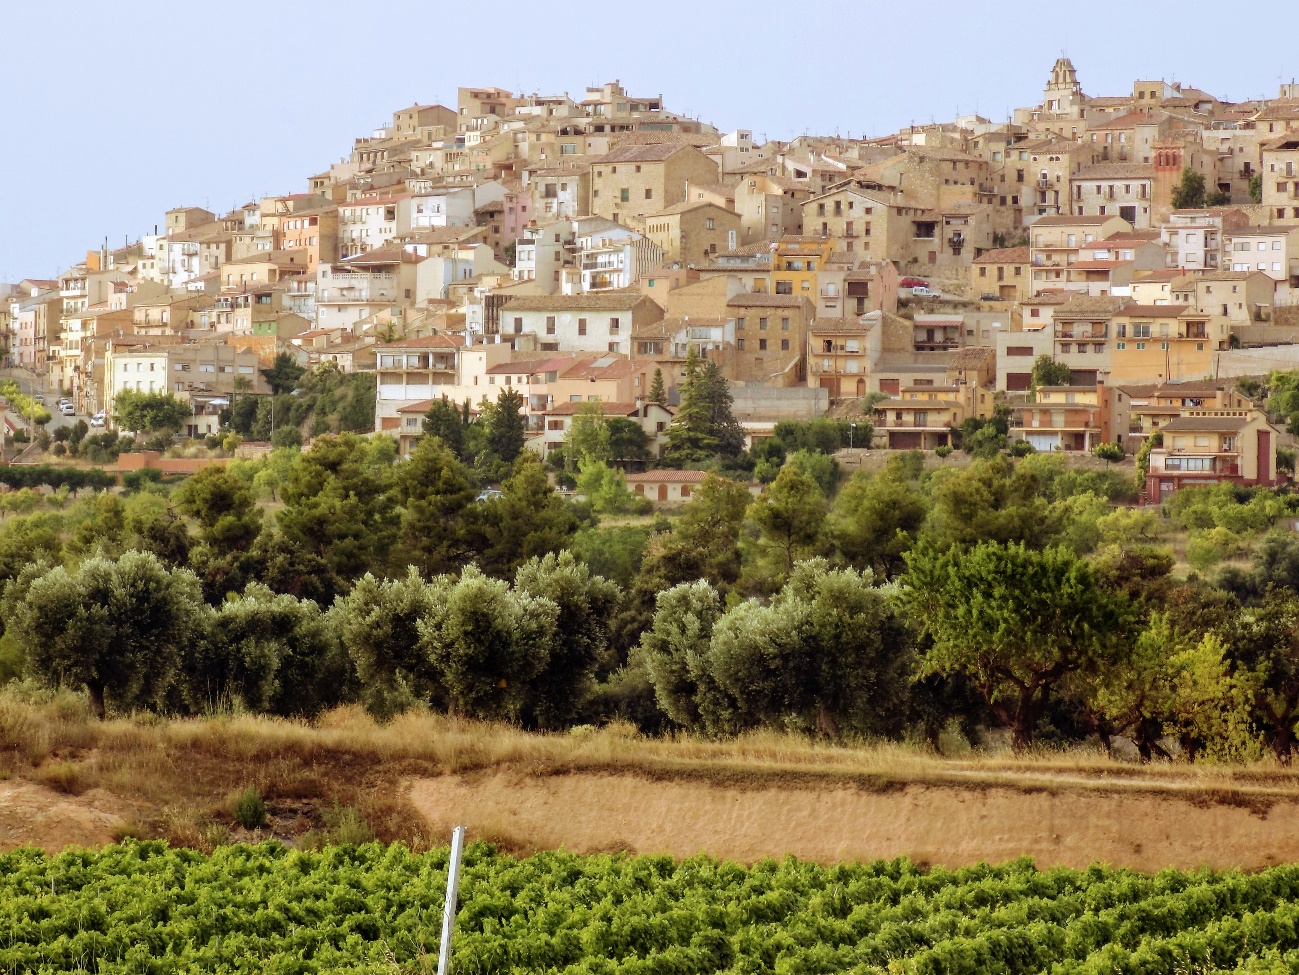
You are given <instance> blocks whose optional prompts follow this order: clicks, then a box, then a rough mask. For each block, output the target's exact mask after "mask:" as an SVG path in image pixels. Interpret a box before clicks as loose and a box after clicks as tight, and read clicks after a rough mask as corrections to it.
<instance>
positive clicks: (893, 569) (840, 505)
mask: <svg viewBox="0 0 1299 975" xmlns="http://www.w3.org/2000/svg"><path fill="white" fill-rule="evenodd" d="M928 510H929V509H928V505H927V503H926V501H925V497H924V495H923V494H922V493H921V492H920V490H919V488H918V487H917V486H915V485H913V484H909V483H907V481H906V480H904V479H903V478H902V477H900V476H897V475H896V474H894V473H893V472H889V471H884V472H881V473H879V474H876V475H874V476H873V477H872V476H871V475H869V474H867V473H865V472H860V471H859V472H858V473H856V474H854V475H853V477H852V480H851V481H849V482H848V484H847V486H846V487H845V488H844V489H843V490H842V491H840V492H839V497H838V498H836V499H835V505H834V515H833V519H832V521H831V524H830V531H831V534H832V536H833V538H834V540H835V543H836V545H837V546H838V548H839V551H840V552H841V553H843V556H844V558H846V559H847V560H848V561H849V563H851V564H852V565H853V566H854V567H855V568H858V569H866V568H869V569H871V570H872V571H873V572H875V573H876V574H877V575H879V576H880V577H882V578H886V579H891V578H893V577H894V576H895V575H897V574H898V573H899V572H901V571H903V570H904V569H905V567H906V563H905V562H904V561H903V556H905V555H906V553H907V552H909V551H910V550H911V547H912V546H913V545H914V544H915V542H916V538H917V537H918V536H919V534H920V529H921V527H922V526H923V525H924V523H925V516H926V514H927V513H928Z"/></svg>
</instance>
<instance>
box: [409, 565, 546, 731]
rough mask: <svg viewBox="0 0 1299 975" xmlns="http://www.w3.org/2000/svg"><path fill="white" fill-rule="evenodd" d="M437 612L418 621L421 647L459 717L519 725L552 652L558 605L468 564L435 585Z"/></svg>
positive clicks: (452, 709) (435, 608)
mask: <svg viewBox="0 0 1299 975" xmlns="http://www.w3.org/2000/svg"><path fill="white" fill-rule="evenodd" d="M432 588H433V600H434V608H433V611H432V612H431V613H430V614H429V615H427V616H425V617H423V618H422V619H421V620H420V621H419V632H420V646H421V649H422V650H423V652H424V654H425V655H426V656H427V658H428V660H429V661H430V663H431V664H432V665H433V667H434V668H435V669H436V671H437V673H438V675H439V677H440V679H441V681H442V683H443V685H444V687H445V689H446V694H447V699H448V702H449V704H450V707H451V711H452V713H453V714H463V715H466V716H468V717H473V718H484V719H496V720H520V719H521V718H522V717H523V716H524V714H525V713H526V711H527V708H528V704H529V701H530V700H531V699H532V682H533V681H534V680H536V678H537V677H538V676H539V675H540V674H542V673H543V672H544V671H545V669H546V664H547V662H548V661H549V659H550V657H551V654H552V652H553V650H554V643H555V638H556V627H557V623H558V618H559V608H558V607H557V606H556V605H555V603H553V602H551V601H550V600H549V599H546V598H544V597H539V596H532V595H529V594H528V593H526V592H521V591H518V590H514V589H511V588H510V586H509V584H508V583H506V582H504V581H502V580H500V579H489V578H488V577H487V576H485V575H483V574H482V573H481V572H479V571H478V569H477V568H475V567H474V566H469V567H468V568H467V569H465V570H464V572H462V573H461V574H460V578H459V579H452V578H450V577H449V576H443V577H441V578H440V579H436V580H434V582H433V583H432Z"/></svg>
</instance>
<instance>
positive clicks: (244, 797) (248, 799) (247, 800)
mask: <svg viewBox="0 0 1299 975" xmlns="http://www.w3.org/2000/svg"><path fill="white" fill-rule="evenodd" d="M231 814H232V815H233V816H234V820H235V822H236V823H238V824H239V825H240V826H242V827H243V828H244V829H258V828H259V827H261V826H263V825H265V823H266V803H265V802H263V801H262V794H261V793H260V792H258V791H257V789H255V788H254V787H252V786H249V787H248V788H247V789H245V790H244V791H243V792H242V793H241V794H240V795H239V797H238V798H237V799H235V803H234V808H233V809H232V810H231Z"/></svg>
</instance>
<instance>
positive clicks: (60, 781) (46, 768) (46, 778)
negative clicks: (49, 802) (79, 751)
mask: <svg viewBox="0 0 1299 975" xmlns="http://www.w3.org/2000/svg"><path fill="white" fill-rule="evenodd" d="M36 779H37V781H39V782H40V783H41V785H44V786H45V787H47V788H50V789H53V790H54V791H55V792H67V793H71V794H73V795H75V794H76V793H78V792H80V791H81V772H80V770H79V769H78V768H77V766H76V765H74V764H73V763H72V762H46V763H45V764H44V765H42V766H41V767H40V768H39V769H37V770H36Z"/></svg>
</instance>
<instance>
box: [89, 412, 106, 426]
mask: <svg viewBox="0 0 1299 975" xmlns="http://www.w3.org/2000/svg"><path fill="white" fill-rule="evenodd" d="M107 422H108V414H107V413H96V414H95V415H94V416H92V417H91V418H90V425H91V426H92V427H102V426H103V425H104V424H105V423H107Z"/></svg>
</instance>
